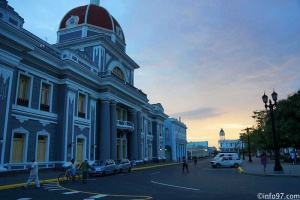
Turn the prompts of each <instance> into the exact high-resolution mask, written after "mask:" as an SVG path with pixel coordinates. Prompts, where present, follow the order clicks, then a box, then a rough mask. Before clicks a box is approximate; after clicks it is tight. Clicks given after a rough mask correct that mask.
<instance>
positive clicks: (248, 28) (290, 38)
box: [8, 0, 300, 146]
mask: <svg viewBox="0 0 300 200" xmlns="http://www.w3.org/2000/svg"><path fill="white" fill-rule="evenodd" d="M25 2H26V3H25ZM8 3H9V5H11V6H12V7H13V8H15V11H17V12H18V13H19V14H20V15H21V16H22V17H23V18H24V19H25V25H24V28H25V29H27V30H28V31H30V32H32V33H34V34H35V35H37V36H39V37H40V38H42V39H46V38H47V41H48V42H49V43H55V42H56V31H57V29H58V25H59V23H60V20H61V19H62V18H63V16H64V15H65V14H66V13H67V12H68V11H69V10H71V9H72V8H75V7H77V6H81V5H86V4H88V3H89V0H72V1H70V0H52V1H47V0H26V1H19V0H9V1H8ZM101 6H103V7H105V8H106V9H107V10H108V11H109V12H110V13H111V14H112V15H113V16H114V17H115V18H116V19H117V21H118V22H119V23H120V25H121V26H122V28H123V31H124V34H125V38H126V44H127V47H126V49H127V54H128V55H129V56H130V57H131V58H132V59H133V60H134V61H135V62H136V63H138V64H139V66H140V68H139V69H138V70H136V71H135V86H136V87H138V88H140V89H142V90H143V92H145V93H146V94H147V95H148V98H149V100H150V103H161V104H162V105H163V107H164V109H165V112H166V114H168V115H169V116H170V117H175V118H179V117H181V119H182V121H183V122H184V123H185V124H186V125H187V127H188V130H187V134H188V136H187V138H188V141H199V140H201V141H203V140H207V141H209V145H210V146H217V140H218V139H219V135H218V134H219V131H220V129H221V128H223V129H224V131H225V134H226V136H225V137H226V138H228V139H237V138H238V137H239V133H240V132H241V130H242V129H245V128H246V127H247V126H252V125H254V120H253V119H252V118H251V116H252V113H253V111H255V110H262V109H264V105H263V103H262V100H261V96H262V95H263V93H264V91H266V94H267V95H268V96H269V97H270V95H271V93H272V91H273V88H274V89H275V91H276V92H277V93H278V95H279V99H283V98H286V97H287V96H288V95H290V94H293V93H294V92H296V91H297V90H299V89H300V34H299V33H300V1H299V0H290V1H286V0H273V1H271V0H268V1H266V0H227V1H224V0H211V1H207V0H185V1H182V0H151V1H149V0H102V1H101Z"/></svg>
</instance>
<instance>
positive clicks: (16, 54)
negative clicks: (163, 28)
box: [0, 0, 186, 170]
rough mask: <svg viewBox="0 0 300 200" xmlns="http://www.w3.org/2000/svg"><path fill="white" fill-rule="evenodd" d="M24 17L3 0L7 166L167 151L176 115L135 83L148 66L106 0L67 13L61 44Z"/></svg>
mask: <svg viewBox="0 0 300 200" xmlns="http://www.w3.org/2000/svg"><path fill="white" fill-rule="evenodd" d="M23 24H24V19H23V18H22V17H21V16H20V15H19V14H18V13H17V12H16V11H15V10H14V9H13V8H12V7H10V6H9V5H8V3H7V1H6V0H0V37H1V40H0V121H1V123H0V139H1V143H0V150H1V154H0V166H2V169H3V167H5V168H6V169H8V170H20V169H25V168H26V165H27V164H28V163H29V162H30V160H31V159H32V158H36V159H37V161H38V162H39V164H40V167H42V168H54V167H57V166H60V165H61V164H62V163H64V162H66V161H69V160H70V159H71V158H75V159H76V160H77V161H78V162H81V161H82V160H83V159H84V158H87V159H89V160H90V161H94V160H99V159H104V158H112V159H118V158H126V157H128V158H129V159H133V158H136V159H137V160H138V159H144V158H147V159H150V160H151V159H152V158H153V157H157V158H158V157H160V158H162V157H164V156H165V155H164V152H163V153H162V151H161V149H164V147H165V143H164V134H163V130H164V121H165V120H166V119H167V118H168V116H167V115H166V114H165V113H164V109H163V107H162V105H161V104H159V103H158V104H149V100H148V98H147V95H146V94H145V93H143V92H142V90H141V89H138V88H136V87H135V86H134V72H135V70H136V69H138V68H139V67H140V66H139V65H138V64H137V63H135V61H134V60H132V59H131V58H130V57H129V56H128V55H127V54H126V40H125V34H124V32H123V30H122V28H121V26H120V24H119V23H118V21H117V20H116V19H115V18H114V17H113V16H112V15H111V14H110V13H109V12H108V11H107V10H106V9H105V8H103V7H101V6H99V0H98V1H97V0H92V1H91V3H90V4H88V5H84V6H80V7H77V8H74V9H72V10H70V11H69V12H68V13H66V14H65V16H63V17H62V20H61V22H60V24H59V29H58V31H57V43H56V44H54V45H51V44H49V43H47V42H45V41H44V40H41V39H40V38H39V37H37V36H35V35H33V34H32V33H30V32H29V31H27V30H25V29H24V28H23ZM180 127H181V126H180ZM184 127H185V126H183V128H182V132H181V131H177V133H178V134H182V135H178V137H177V138H176V141H177V144H176V147H177V148H178V153H179V152H180V153H181V154H176V155H174V156H175V157H176V156H179V155H180V156H181V155H183V152H184V151H183V149H184V147H183V146H184V142H185V141H186V140H185V139H184V137H185V134H186V133H185V129H184ZM179 138H180V139H179ZM180 145H182V146H180ZM179 150H180V151H179Z"/></svg>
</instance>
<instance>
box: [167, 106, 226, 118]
mask: <svg viewBox="0 0 300 200" xmlns="http://www.w3.org/2000/svg"><path fill="white" fill-rule="evenodd" d="M223 114H224V113H220V112H218V111H217V109H215V108H210V107H207V108H199V109H196V110H189V111H185V112H180V113H174V114H171V116H178V117H182V118H184V119H187V120H188V119H198V120H199V119H207V118H212V117H216V116H221V115H223Z"/></svg>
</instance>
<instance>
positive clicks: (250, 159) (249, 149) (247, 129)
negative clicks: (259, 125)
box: [242, 127, 252, 162]
mask: <svg viewBox="0 0 300 200" xmlns="http://www.w3.org/2000/svg"><path fill="white" fill-rule="evenodd" d="M250 129H251V128H248V127H247V128H246V129H244V130H242V131H247V136H248V152H249V162H252V158H251V147H250V133H249V130H250Z"/></svg>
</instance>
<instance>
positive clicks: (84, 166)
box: [79, 158, 92, 183]
mask: <svg viewBox="0 0 300 200" xmlns="http://www.w3.org/2000/svg"><path fill="white" fill-rule="evenodd" d="M79 169H82V183H86V179H87V176H88V170H89V169H92V167H91V166H90V165H89V162H88V159H87V158H86V159H85V160H84V162H82V163H81V165H80V167H79Z"/></svg>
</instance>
